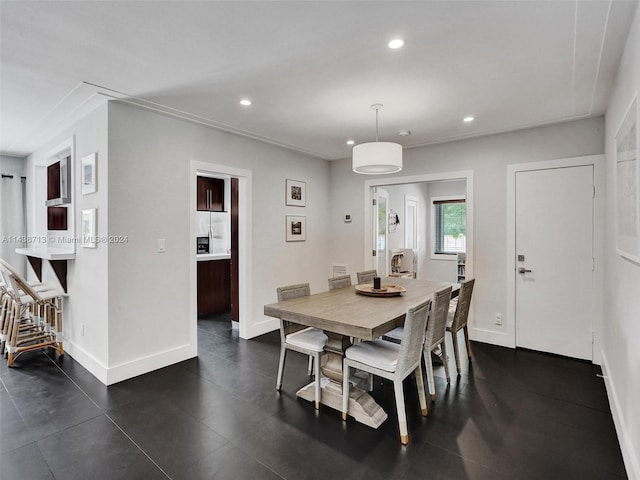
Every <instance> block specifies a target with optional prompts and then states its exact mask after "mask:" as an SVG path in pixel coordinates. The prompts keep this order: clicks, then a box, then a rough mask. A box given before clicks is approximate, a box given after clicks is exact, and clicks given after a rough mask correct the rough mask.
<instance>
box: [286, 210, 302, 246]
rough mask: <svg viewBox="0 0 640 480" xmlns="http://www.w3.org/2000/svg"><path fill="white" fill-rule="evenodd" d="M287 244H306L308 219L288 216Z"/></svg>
mask: <svg viewBox="0 0 640 480" xmlns="http://www.w3.org/2000/svg"><path fill="white" fill-rule="evenodd" d="M286 239H287V242H304V241H305V240H306V239H307V217H300V216H297V215H287V216H286Z"/></svg>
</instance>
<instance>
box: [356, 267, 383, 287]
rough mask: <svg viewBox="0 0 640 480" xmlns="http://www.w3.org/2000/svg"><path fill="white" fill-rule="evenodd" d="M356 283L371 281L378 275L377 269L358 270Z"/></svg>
mask: <svg viewBox="0 0 640 480" xmlns="http://www.w3.org/2000/svg"><path fill="white" fill-rule="evenodd" d="M357 275H358V285H362V284H363V283H373V277H377V276H378V271H377V270H365V271H364V272H358V273H357Z"/></svg>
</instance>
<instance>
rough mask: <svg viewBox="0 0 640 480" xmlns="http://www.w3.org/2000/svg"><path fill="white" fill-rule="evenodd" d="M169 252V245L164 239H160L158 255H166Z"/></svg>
mask: <svg viewBox="0 0 640 480" xmlns="http://www.w3.org/2000/svg"><path fill="white" fill-rule="evenodd" d="M166 251H167V243H166V242H165V240H164V238H159V239H158V253H164V252H166Z"/></svg>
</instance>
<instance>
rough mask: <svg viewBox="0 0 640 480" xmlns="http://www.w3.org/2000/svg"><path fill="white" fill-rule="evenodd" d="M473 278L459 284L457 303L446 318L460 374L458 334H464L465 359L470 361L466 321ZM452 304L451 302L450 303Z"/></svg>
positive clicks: (473, 282) (469, 344) (469, 343)
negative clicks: (461, 332)
mask: <svg viewBox="0 0 640 480" xmlns="http://www.w3.org/2000/svg"><path fill="white" fill-rule="evenodd" d="M475 281H476V280H475V278H471V279H469V280H467V281H466V282H462V283H461V284H460V294H459V295H458V299H457V300H458V301H457V303H455V307H454V309H453V310H451V309H450V310H449V314H448V318H447V331H448V332H451V339H452V340H453V355H454V357H455V359H456V368H457V369H458V374H460V352H459V348H458V332H459V331H460V330H462V331H463V332H464V342H465V345H466V347H467V357H468V358H469V360H471V342H470V341H469V330H468V329H467V320H468V319H469V306H470V305H471V295H472V294H473V285H474V284H475ZM452 303H453V302H452Z"/></svg>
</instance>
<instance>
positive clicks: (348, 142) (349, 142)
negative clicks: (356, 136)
mask: <svg viewBox="0 0 640 480" xmlns="http://www.w3.org/2000/svg"><path fill="white" fill-rule="evenodd" d="M354 143H356V142H355V140H347V145H353V144H354Z"/></svg>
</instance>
